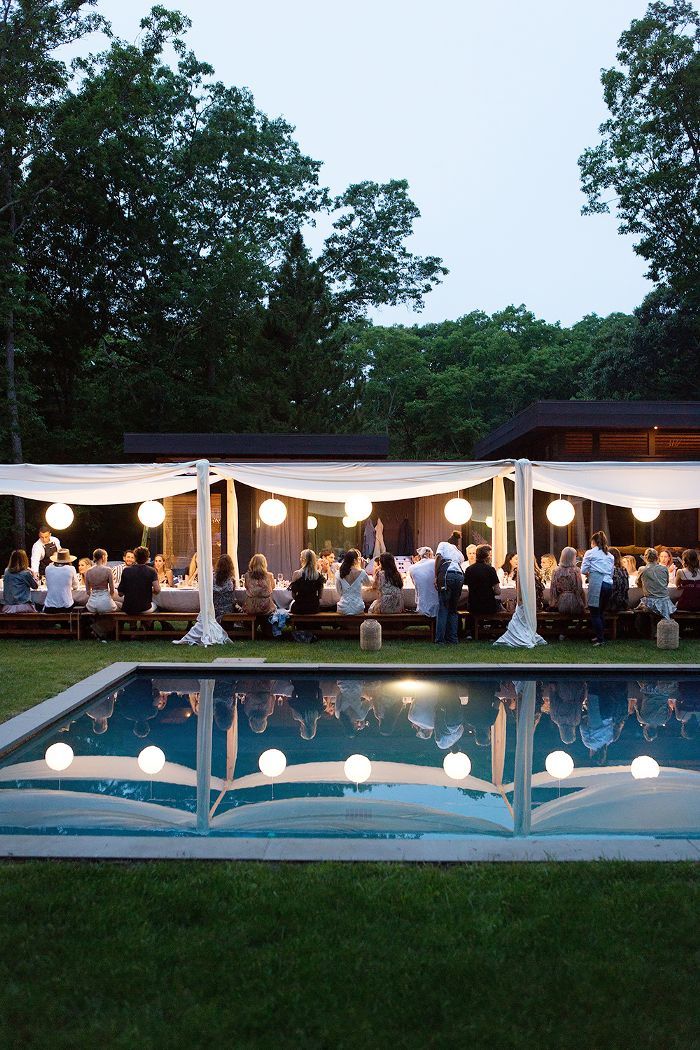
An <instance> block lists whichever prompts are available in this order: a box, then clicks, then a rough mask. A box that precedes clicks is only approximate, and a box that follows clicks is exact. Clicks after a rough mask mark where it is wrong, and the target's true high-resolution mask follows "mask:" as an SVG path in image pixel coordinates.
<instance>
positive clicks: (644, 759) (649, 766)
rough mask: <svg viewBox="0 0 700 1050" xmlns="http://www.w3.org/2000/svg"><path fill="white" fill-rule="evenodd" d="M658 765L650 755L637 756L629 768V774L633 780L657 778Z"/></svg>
mask: <svg viewBox="0 0 700 1050" xmlns="http://www.w3.org/2000/svg"><path fill="white" fill-rule="evenodd" d="M659 772H660V768H659V763H658V762H657V761H656V759H655V758H652V757H651V755H639V757H638V758H635V760H634V762H633V763H632V765H631V766H630V773H631V774H632V776H633V777H634V779H635V780H650V779H652V778H653V777H658V775H659Z"/></svg>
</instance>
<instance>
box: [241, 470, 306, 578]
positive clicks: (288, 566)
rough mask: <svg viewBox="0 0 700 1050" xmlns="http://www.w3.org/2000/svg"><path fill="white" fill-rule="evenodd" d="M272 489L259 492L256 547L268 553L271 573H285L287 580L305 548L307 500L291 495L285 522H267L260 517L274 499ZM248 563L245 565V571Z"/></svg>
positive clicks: (257, 495) (287, 503)
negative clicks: (279, 523)
mask: <svg viewBox="0 0 700 1050" xmlns="http://www.w3.org/2000/svg"><path fill="white" fill-rule="evenodd" d="M271 497H272V493H271V492H264V491H262V490H260V489H256V491H255V550H256V551H257V552H258V553H260V554H264V555H265V557H266V558H267V565H268V568H269V570H270V572H271V573H274V575H275V576H277V574H278V573H280V572H281V573H282V575H283V576H284V578H285V580H289V579H291V576H292V573H293V572H294V570H295V569H298V568H299V554H300V553H301V551H302V550H303V549H304V537H305V535H306V506H305V502H304V500H303V499H292V498H290V497H287V498H286V499H285V501H284V504H285V506H286V508H287V517H286V518H285V519H284V521H283V522H282V524H281V525H266V524H265V523H264V522H263V521H261V520H260V516H259V514H258V510H259V508H260V504H261V503H264V502H265V500H266V499H271ZM247 567H248V566H247V565H246V566H243V565H242V566H241V569H242V570H243V571H244V572H245V570H246V569H247Z"/></svg>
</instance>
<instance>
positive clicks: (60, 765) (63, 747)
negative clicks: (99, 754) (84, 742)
mask: <svg viewBox="0 0 700 1050" xmlns="http://www.w3.org/2000/svg"><path fill="white" fill-rule="evenodd" d="M74 758H75V755H74V754H73V748H72V747H71V746H70V744H51V746H50V747H47V749H46V754H45V755H44V760H45V762H46V765H47V766H48V767H49V769H53V770H55V771H56V772H57V773H61V772H62V771H63V770H64V769H68V766H69V765H70V764H71V762H72V761H73V759H74Z"/></svg>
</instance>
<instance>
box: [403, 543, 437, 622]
mask: <svg viewBox="0 0 700 1050" xmlns="http://www.w3.org/2000/svg"><path fill="white" fill-rule="evenodd" d="M416 554H417V556H418V561H417V562H415V563H414V564H413V565H411V566H409V569H408V575H409V576H410V578H411V579H412V580H413V586H414V587H415V589H416V612H418V613H421V615H423V616H432V617H433V619H435V617H436V616H437V614H438V608H439V606H440V602H439V599H438V592H437V587H436V586H435V555H434V554H433V549H432V547H419V548H418V550H417V551H416Z"/></svg>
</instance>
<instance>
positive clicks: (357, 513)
mask: <svg viewBox="0 0 700 1050" xmlns="http://www.w3.org/2000/svg"><path fill="white" fill-rule="evenodd" d="M345 513H346V514H347V516H348V518H351V519H352V521H365V520H366V519H367V518H368V517H369V516H370V514H371V513H372V500H371V499H370V498H369V497H368V496H351V497H350V499H348V500H346V501H345Z"/></svg>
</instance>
